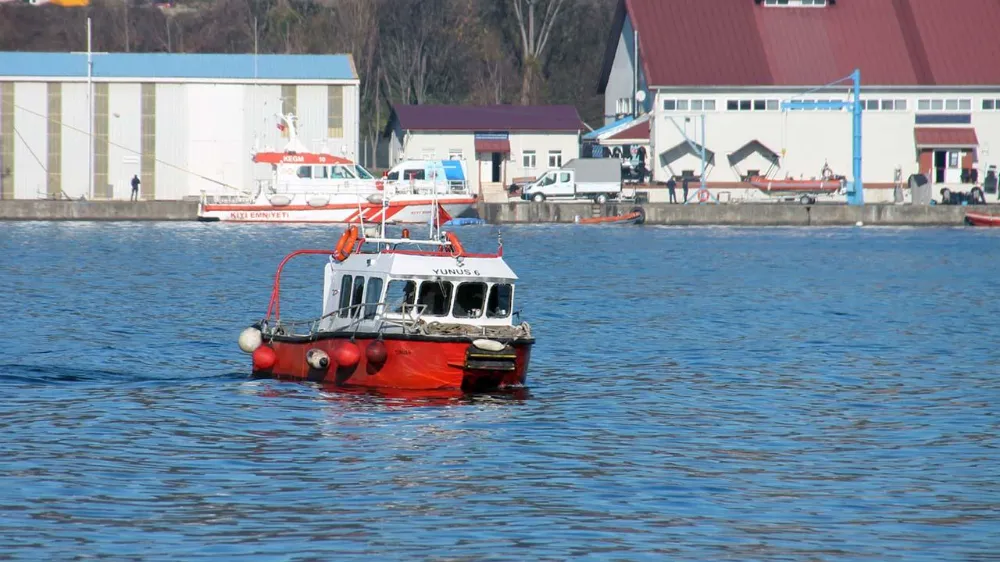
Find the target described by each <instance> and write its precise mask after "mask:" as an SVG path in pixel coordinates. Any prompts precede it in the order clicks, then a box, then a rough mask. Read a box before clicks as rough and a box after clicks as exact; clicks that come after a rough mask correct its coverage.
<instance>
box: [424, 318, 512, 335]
mask: <svg viewBox="0 0 1000 562" xmlns="http://www.w3.org/2000/svg"><path fill="white" fill-rule="evenodd" d="M418 329H419V331H420V333H422V334H425V335H429V336H469V337H474V336H482V337H490V338H509V339H522V338H523V339H528V338H531V325H530V324H528V323H527V322H521V324H520V325H518V326H473V325H470V324H445V323H442V322H428V323H426V324H425V323H423V322H420V323H419V328H418Z"/></svg>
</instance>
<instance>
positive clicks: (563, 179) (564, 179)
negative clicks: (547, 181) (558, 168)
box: [559, 172, 569, 183]
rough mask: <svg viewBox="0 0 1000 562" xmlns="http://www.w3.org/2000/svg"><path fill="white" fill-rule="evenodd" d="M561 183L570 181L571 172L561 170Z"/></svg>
mask: <svg viewBox="0 0 1000 562" xmlns="http://www.w3.org/2000/svg"><path fill="white" fill-rule="evenodd" d="M559 183H569V172H559Z"/></svg>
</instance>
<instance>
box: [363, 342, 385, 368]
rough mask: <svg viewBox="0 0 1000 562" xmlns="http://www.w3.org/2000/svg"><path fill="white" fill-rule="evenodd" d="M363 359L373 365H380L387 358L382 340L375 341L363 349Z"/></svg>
mask: <svg viewBox="0 0 1000 562" xmlns="http://www.w3.org/2000/svg"><path fill="white" fill-rule="evenodd" d="M365 358H366V359H368V362H369V363H371V364H373V365H381V364H383V363H385V360H386V359H388V358H389V351H388V350H387V349H386V348H385V343H383V342H382V340H375V341H374V342H372V343H371V344H370V345H369V346H368V348H367V349H365Z"/></svg>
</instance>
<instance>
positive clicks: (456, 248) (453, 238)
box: [445, 232, 465, 256]
mask: <svg viewBox="0 0 1000 562" xmlns="http://www.w3.org/2000/svg"><path fill="white" fill-rule="evenodd" d="M445 238H447V239H448V241H449V242H451V249H452V251H453V252H454V253H455V255H456V256H462V255H465V248H463V247H462V243H461V242H459V241H458V235H457V234H455V233H454V232H449V233H448V234H446V235H445Z"/></svg>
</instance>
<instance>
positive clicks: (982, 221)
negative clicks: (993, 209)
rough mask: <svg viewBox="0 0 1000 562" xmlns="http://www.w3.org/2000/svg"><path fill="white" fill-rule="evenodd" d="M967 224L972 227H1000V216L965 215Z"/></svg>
mask: <svg viewBox="0 0 1000 562" xmlns="http://www.w3.org/2000/svg"><path fill="white" fill-rule="evenodd" d="M965 222H967V223H969V224H971V225H972V226H994V227H1000V216H997V215H987V214H983V213H965Z"/></svg>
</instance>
